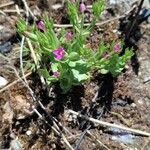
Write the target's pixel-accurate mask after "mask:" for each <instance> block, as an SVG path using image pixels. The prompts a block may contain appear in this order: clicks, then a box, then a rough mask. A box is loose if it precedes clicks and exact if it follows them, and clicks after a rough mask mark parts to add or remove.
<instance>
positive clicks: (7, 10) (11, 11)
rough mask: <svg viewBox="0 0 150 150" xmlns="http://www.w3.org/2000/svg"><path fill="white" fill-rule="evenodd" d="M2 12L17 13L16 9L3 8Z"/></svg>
mask: <svg viewBox="0 0 150 150" xmlns="http://www.w3.org/2000/svg"><path fill="white" fill-rule="evenodd" d="M3 12H4V13H18V11H17V10H16V9H5V10H3ZM20 12H21V13H23V12H24V10H23V9H21V10H20Z"/></svg>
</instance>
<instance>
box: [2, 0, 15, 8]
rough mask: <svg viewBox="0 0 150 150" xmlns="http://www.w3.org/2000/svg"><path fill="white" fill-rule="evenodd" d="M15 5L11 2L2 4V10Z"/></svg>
mask: <svg viewBox="0 0 150 150" xmlns="http://www.w3.org/2000/svg"><path fill="white" fill-rule="evenodd" d="M14 4H15V2H13V1H10V2H8V3H5V4H1V5H0V8H3V7H7V6H10V5H14Z"/></svg>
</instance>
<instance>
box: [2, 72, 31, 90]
mask: <svg viewBox="0 0 150 150" xmlns="http://www.w3.org/2000/svg"><path fill="white" fill-rule="evenodd" d="M31 73H32V72H29V73H27V74H25V75H24V77H25V78H27V77H28V76H30V75H31ZM22 79H23V77H21V79H20V78H19V79H17V80H15V81H13V82H12V83H10V84H8V85H7V86H5V87H4V88H2V89H1V90H0V93H2V92H3V91H5V90H7V89H9V88H10V87H12V86H14V85H15V84H17V83H18V82H21V80H22Z"/></svg>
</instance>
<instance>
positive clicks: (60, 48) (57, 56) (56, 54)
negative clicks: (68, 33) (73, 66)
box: [53, 47, 65, 60]
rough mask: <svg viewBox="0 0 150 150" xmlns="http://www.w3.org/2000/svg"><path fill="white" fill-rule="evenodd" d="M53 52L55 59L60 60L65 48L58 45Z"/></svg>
mask: <svg viewBox="0 0 150 150" xmlns="http://www.w3.org/2000/svg"><path fill="white" fill-rule="evenodd" d="M53 54H54V55H55V57H56V59H57V60H61V59H62V58H63V57H64V55H65V50H64V48H63V47H59V48H58V49H56V50H54V51H53Z"/></svg>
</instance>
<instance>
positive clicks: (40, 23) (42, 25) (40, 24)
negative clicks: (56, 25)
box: [37, 20, 45, 32]
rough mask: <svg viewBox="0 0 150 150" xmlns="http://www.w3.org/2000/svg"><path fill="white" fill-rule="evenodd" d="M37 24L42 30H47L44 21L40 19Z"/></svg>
mask: <svg viewBox="0 0 150 150" xmlns="http://www.w3.org/2000/svg"><path fill="white" fill-rule="evenodd" d="M37 26H38V29H40V30H41V31H43V32H44V31H45V23H44V21H42V20H41V21H39V22H38V24H37Z"/></svg>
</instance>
